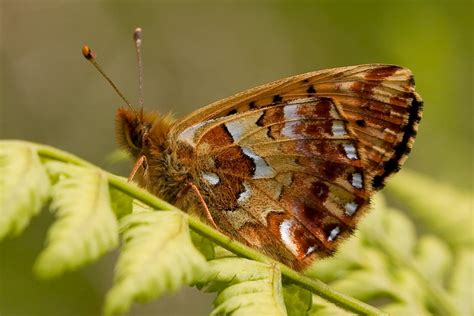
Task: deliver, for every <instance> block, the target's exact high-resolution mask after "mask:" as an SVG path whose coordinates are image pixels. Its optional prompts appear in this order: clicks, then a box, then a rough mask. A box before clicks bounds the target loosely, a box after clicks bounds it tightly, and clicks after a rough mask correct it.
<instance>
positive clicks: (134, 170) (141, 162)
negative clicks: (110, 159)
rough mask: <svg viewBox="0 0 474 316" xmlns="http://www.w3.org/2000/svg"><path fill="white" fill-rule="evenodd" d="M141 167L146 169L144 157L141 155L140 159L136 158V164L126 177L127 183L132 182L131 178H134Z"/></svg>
mask: <svg viewBox="0 0 474 316" xmlns="http://www.w3.org/2000/svg"><path fill="white" fill-rule="evenodd" d="M142 165H143V167H144V168H145V169H146V166H147V161H146V157H145V155H142V156H140V158H138V160H137V162H136V163H135V165H134V166H133V169H132V172H130V175H129V176H128V182H132V180H133V177H135V174H136V173H137V171H138V169H140V167H141V166H142Z"/></svg>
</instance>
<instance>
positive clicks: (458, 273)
mask: <svg viewBox="0 0 474 316" xmlns="http://www.w3.org/2000/svg"><path fill="white" fill-rule="evenodd" d="M456 259H457V260H456V265H455V266H454V269H453V274H452V277H451V280H450V282H449V284H448V287H449V292H450V294H451V297H452V298H453V300H454V302H455V303H456V306H458V307H459V310H460V311H461V312H462V314H463V315H474V286H473V281H474V280H473V279H474V272H473V269H474V250H473V249H469V248H467V247H466V248H463V249H460V250H459V251H458V254H457V256H456Z"/></svg>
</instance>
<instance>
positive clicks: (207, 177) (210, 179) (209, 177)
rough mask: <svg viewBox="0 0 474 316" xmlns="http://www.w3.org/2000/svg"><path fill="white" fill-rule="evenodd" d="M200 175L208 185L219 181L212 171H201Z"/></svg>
mask: <svg viewBox="0 0 474 316" xmlns="http://www.w3.org/2000/svg"><path fill="white" fill-rule="evenodd" d="M202 177H203V179H204V181H206V182H207V184H210V185H217V184H218V183H219V182H220V179H219V176H218V175H217V174H215V173H213V172H203V173H202Z"/></svg>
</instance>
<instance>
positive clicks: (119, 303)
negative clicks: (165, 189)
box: [105, 206, 206, 315]
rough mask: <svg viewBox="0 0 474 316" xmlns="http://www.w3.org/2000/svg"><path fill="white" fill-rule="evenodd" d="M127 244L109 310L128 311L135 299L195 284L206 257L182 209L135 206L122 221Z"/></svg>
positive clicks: (107, 306) (122, 253) (106, 308)
mask: <svg viewBox="0 0 474 316" xmlns="http://www.w3.org/2000/svg"><path fill="white" fill-rule="evenodd" d="M120 230H121V232H122V233H123V240H124V242H125V245H124V247H123V249H122V251H121V254H120V257H119V261H118V263H117V267H116V275H115V284H114V286H113V288H112V289H111V290H110V292H109V293H108V294H107V298H106V304H105V314H106V315H115V314H120V313H124V312H126V311H127V310H128V309H129V308H130V306H131V304H132V302H133V301H141V302H146V301H150V300H152V299H154V298H156V297H158V296H160V295H162V294H163V293H165V292H174V291H176V290H178V289H179V288H180V287H181V286H182V285H183V284H191V283H192V282H194V281H195V279H196V278H197V276H198V275H199V274H200V273H201V272H202V271H203V270H204V269H205V266H206V261H205V259H204V258H203V256H202V255H201V254H200V253H199V251H197V250H196V249H195V248H194V246H193V244H192V242H191V238H190V235H189V228H188V223H187V218H186V216H185V215H184V214H182V213H181V212H176V211H165V212H151V211H150V209H148V208H146V207H144V206H135V207H134V213H133V214H130V215H127V216H125V217H123V218H122V219H121V221H120Z"/></svg>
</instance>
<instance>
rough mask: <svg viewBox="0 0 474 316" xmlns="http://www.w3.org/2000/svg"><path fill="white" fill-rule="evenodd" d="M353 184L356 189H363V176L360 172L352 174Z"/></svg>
mask: <svg viewBox="0 0 474 316" xmlns="http://www.w3.org/2000/svg"><path fill="white" fill-rule="evenodd" d="M351 184H352V186H353V187H354V188H356V189H362V186H363V185H362V175H361V174H360V173H359V172H354V173H353V174H352V180H351Z"/></svg>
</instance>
